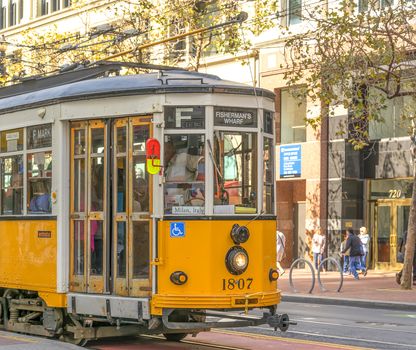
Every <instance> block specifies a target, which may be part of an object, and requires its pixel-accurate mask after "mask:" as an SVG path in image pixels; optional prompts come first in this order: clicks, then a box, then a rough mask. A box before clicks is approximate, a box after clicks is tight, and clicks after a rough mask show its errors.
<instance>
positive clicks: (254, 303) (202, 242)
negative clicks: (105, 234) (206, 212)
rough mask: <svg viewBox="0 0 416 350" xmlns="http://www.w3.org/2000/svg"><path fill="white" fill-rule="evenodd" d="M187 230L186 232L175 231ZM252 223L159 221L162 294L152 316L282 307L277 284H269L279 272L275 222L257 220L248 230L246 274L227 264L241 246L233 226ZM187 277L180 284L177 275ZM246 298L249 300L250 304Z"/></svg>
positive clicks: (273, 282)
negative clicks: (231, 269) (231, 253)
mask: <svg viewBox="0 0 416 350" xmlns="http://www.w3.org/2000/svg"><path fill="white" fill-rule="evenodd" d="M175 223H179V224H180V226H179V225H177V226H176V228H178V227H180V228H182V227H183V228H184V230H183V231H184V232H182V234H180V233H179V232H173V231H174V230H175V226H174V225H175ZM235 223H237V224H239V225H247V221H242V220H240V221H228V220H227V221H225V220H222V221H208V220H201V221H194V220H191V221H185V220H183V221H168V220H166V221H162V222H159V226H158V236H159V246H158V254H159V262H158V264H159V265H158V276H157V278H158V290H157V293H156V295H154V297H153V300H152V308H153V310H152V311H153V313H155V314H160V313H161V309H163V308H225V309H232V308H241V307H245V306H246V304H247V305H248V306H249V307H266V306H271V305H276V304H278V303H279V302H280V291H278V290H277V285H276V281H271V280H270V279H269V271H270V269H272V268H273V269H275V268H276V248H275V247H276V234H275V232H276V222H275V220H258V221H253V222H251V223H250V224H249V225H248V228H249V230H250V238H249V239H248V240H247V242H245V243H242V244H240V246H241V247H242V248H244V249H245V250H246V251H247V253H248V256H249V264H248V267H247V270H246V271H245V272H243V273H242V274H240V275H234V274H231V273H230V272H229V271H228V269H227V267H226V264H225V259H226V255H227V252H228V251H229V250H230V249H231V248H232V247H233V246H236V244H235V243H234V242H233V240H232V239H231V237H230V231H231V228H232V226H233V225H234V224H235ZM175 272H183V273H185V274H186V276H187V281H186V282H185V283H184V284H182V285H178V284H175V283H173V282H172V274H173V273H175ZM246 297H247V298H248V300H246Z"/></svg>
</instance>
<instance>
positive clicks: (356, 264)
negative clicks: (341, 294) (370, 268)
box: [342, 231, 367, 280]
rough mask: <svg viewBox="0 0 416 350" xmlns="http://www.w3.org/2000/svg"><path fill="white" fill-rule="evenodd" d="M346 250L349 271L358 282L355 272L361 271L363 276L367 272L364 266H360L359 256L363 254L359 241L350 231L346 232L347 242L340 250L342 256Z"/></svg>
mask: <svg viewBox="0 0 416 350" xmlns="http://www.w3.org/2000/svg"><path fill="white" fill-rule="evenodd" d="M348 249H349V250H350V270H351V273H352V274H353V275H354V278H355V279H356V280H358V279H359V277H358V272H357V270H361V271H362V273H363V275H364V276H365V275H367V270H366V269H365V267H364V266H361V256H362V255H363V254H364V253H363V248H362V244H361V240H360V238H359V237H358V235H356V234H354V233H353V232H352V231H348V238H347V242H346V244H345V247H344V249H343V250H342V254H345V253H346V252H347V250H348Z"/></svg>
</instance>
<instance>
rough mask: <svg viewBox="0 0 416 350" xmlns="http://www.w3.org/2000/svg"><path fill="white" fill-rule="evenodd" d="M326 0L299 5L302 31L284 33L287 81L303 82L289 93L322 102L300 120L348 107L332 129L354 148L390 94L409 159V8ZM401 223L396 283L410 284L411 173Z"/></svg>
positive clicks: (415, 36) (415, 96)
mask: <svg viewBox="0 0 416 350" xmlns="http://www.w3.org/2000/svg"><path fill="white" fill-rule="evenodd" d="M331 3H333V2H328V4H326V5H325V6H323V4H322V3H320V2H319V3H312V5H309V7H308V5H306V7H305V8H303V9H302V14H303V16H304V18H303V20H304V21H305V23H307V25H305V28H307V29H306V30H305V31H304V32H302V33H301V34H297V35H291V33H290V32H289V31H288V30H287V32H286V34H287V35H289V37H288V40H287V41H286V43H285V57H286V58H287V66H286V69H287V70H286V73H285V79H286V80H287V82H288V85H289V87H295V86H299V85H300V84H302V86H304V88H303V89H297V90H296V93H297V94H300V95H302V96H303V97H307V98H308V99H310V100H311V101H314V102H318V101H319V102H320V103H321V106H322V108H321V113H320V114H319V115H316V116H314V117H313V118H310V119H308V120H307V123H310V124H311V125H312V126H315V127H316V126H318V125H319V123H320V122H322V121H323V120H324V118H328V117H330V116H331V115H333V114H334V107H336V106H343V107H344V108H346V109H347V110H348V111H349V122H348V125H343V126H341V127H340V130H339V132H340V133H343V134H344V136H345V138H346V139H348V141H349V142H350V143H351V144H352V145H353V147H354V149H356V150H361V149H365V148H366V147H367V146H368V145H369V123H370V122H380V123H382V122H383V117H382V114H383V111H384V110H385V109H386V107H387V102H388V101H389V100H395V99H398V98H401V99H404V102H405V107H404V108H403V109H402V111H401V118H402V123H404V125H406V127H407V128H408V133H409V135H412V137H411V140H412V143H411V144H412V146H411V147H412V150H411V154H412V156H413V164H415V162H416V157H415V155H416V154H415V149H416V139H415V133H416V130H415V123H414V122H415V118H416V114H415V111H416V109H415V107H416V76H415V73H416V65H415V62H416V61H415V56H416V27H415V23H414V18H416V7H415V5H414V4H413V3H411V2H408V1H406V0H398V1H395V2H394V5H390V2H387V1H375V0H370V1H365V0H360V1H359V6H358V7H357V5H356V3H354V2H353V1H348V0H344V1H342V2H341V3H340V4H337V5H336V6H335V7H332V8H331V6H332V5H331ZM415 175H416V174H415V171H413V176H414V183H413V194H412V205H411V209H410V216H409V222H408V239H407V243H406V254H405V262H404V271H403V279H402V284H401V286H402V288H404V289H410V288H411V273H412V262H413V256H414V254H415V252H414V250H415V237H416V212H415V211H416V176H415Z"/></svg>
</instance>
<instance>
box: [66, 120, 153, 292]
mask: <svg viewBox="0 0 416 350" xmlns="http://www.w3.org/2000/svg"><path fill="white" fill-rule="evenodd" d="M150 125H151V124H150V118H139V117H138V118H123V119H115V120H107V121H88V122H75V123H72V124H71V200H70V208H71V209H70V218H71V220H70V225H71V226H70V233H71V259H70V290H71V291H76V292H84V293H85V292H86V293H113V294H118V295H130V296H146V295H149V294H150V290H151V288H150V285H151V284H150V280H149V256H150V254H149V251H150V232H151V222H150V212H149V208H150V195H149V188H151V187H150V186H151V183H150V178H149V176H148V175H147V173H146V169H145V143H146V140H147V139H148V138H149V134H150Z"/></svg>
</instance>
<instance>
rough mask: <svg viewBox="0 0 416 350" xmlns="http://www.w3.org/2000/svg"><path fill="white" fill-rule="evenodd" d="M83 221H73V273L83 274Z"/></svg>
mask: <svg viewBox="0 0 416 350" xmlns="http://www.w3.org/2000/svg"><path fill="white" fill-rule="evenodd" d="M84 237H85V235H84V221H79V220H77V221H74V242H73V244H74V259H73V261H74V267H73V268H74V274H75V275H83V274H84Z"/></svg>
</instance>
